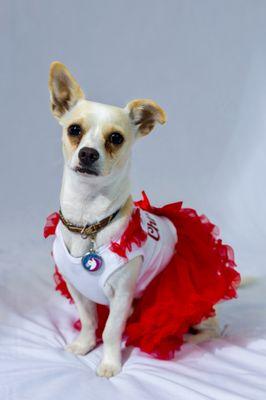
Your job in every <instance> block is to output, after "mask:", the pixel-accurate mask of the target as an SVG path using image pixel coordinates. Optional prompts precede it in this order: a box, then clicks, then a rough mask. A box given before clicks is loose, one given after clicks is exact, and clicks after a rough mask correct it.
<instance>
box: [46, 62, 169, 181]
mask: <svg viewBox="0 0 266 400" xmlns="http://www.w3.org/2000/svg"><path fill="white" fill-rule="evenodd" d="M49 89H50V99H51V109H52V112H53V114H54V116H55V117H56V118H57V119H58V120H59V123H60V125H61V126H62V127H63V153H64V157H65V162H66V163H67V165H68V166H69V167H70V168H71V169H72V170H73V171H76V172H77V173H78V174H83V175H85V176H88V177H98V176H107V175H110V174H113V173H115V172H117V171H118V170H121V169H122V168H123V166H125V164H126V162H127V160H128V159H129V157H130V150H131V147H132V144H133V143H134V142H135V140H136V139H137V138H138V137H141V136H145V135H147V134H148V133H149V132H150V131H151V130H152V129H153V128H154V126H155V124H156V123H157V122H159V123H160V124H164V123H165V121H166V115H165V112H164V111H163V110H162V108H161V107H159V106H158V105H157V104H156V103H155V102H154V101H152V100H146V99H138V100H133V101H131V102H130V103H129V104H127V106H126V107H125V108H119V107H113V106H109V105H105V104H100V103H95V102H91V101H88V100H85V96H84V93H83V91H82V89H81V88H80V86H79V84H78V83H77V82H76V80H75V79H74V78H73V76H72V75H71V74H70V72H69V71H68V69H67V68H66V67H65V66H64V65H63V64H61V63H59V62H54V63H52V64H51V68H50V76H49Z"/></svg>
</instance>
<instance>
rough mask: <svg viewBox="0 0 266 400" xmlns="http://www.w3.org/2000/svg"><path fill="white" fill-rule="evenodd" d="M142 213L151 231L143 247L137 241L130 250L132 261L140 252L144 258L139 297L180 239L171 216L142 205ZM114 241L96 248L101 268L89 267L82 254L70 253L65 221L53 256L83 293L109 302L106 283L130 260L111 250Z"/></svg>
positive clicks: (138, 284)
mask: <svg viewBox="0 0 266 400" xmlns="http://www.w3.org/2000/svg"><path fill="white" fill-rule="evenodd" d="M140 215H141V226H142V228H143V230H144V231H145V232H146V233H147V240H146V241H145V242H144V243H143V244H142V246H141V247H137V246H136V245H135V244H133V245H132V250H131V251H130V252H129V251H128V252H127V259H128V261H130V260H132V259H134V258H135V257H137V256H142V258H143V263H142V266H141V269H140V273H139V276H138V279H137V285H136V292H135V297H140V296H141V294H142V292H143V291H144V289H145V288H146V287H147V285H148V284H149V283H150V282H151V281H152V279H153V278H154V277H155V276H156V275H157V274H158V273H159V272H160V271H162V270H163V268H164V267H165V266H166V265H167V263H168V262H169V261H170V259H171V257H172V255H173V252H174V248H175V244H176V241H177V233H176V229H175V227H174V225H173V224H172V222H171V221H170V220H169V219H168V218H166V217H161V216H156V215H154V214H151V213H148V212H147V211H143V210H141V209H140ZM122 233H123V232H122ZM115 241H116V242H118V243H119V241H120V238H118V239H117V238H116V239H115ZM110 245H111V243H107V244H106V245H103V246H101V247H99V248H97V249H96V251H97V253H98V254H99V255H100V256H101V257H102V259H103V265H102V267H101V268H100V269H99V270H98V271H94V272H93V271H88V270H86V269H85V268H84V267H83V265H82V263H81V257H73V256H72V255H71V254H70V253H69V251H68V249H67V247H66V245H65V243H64V240H63V236H62V232H61V222H59V224H58V225H57V228H56V232H55V240H54V244H53V257H54V260H55V263H56V265H57V267H58V269H59V271H60V273H61V274H62V275H63V277H64V278H65V279H66V280H67V281H68V282H70V283H71V284H72V285H73V286H74V287H75V288H76V289H77V290H78V291H79V292H80V293H82V294H83V295H84V296H86V297H87V298H89V299H91V300H92V301H94V302H95V303H98V304H105V305H108V304H109V302H108V299H107V297H106V296H105V294H104V290H103V288H104V285H105V283H106V282H107V280H108V278H109V277H110V276H111V275H112V274H113V273H115V271H117V270H118V269H119V268H121V267H122V266H123V265H125V264H126V263H127V259H125V258H124V257H121V256H119V255H117V254H116V253H114V252H113V251H111V250H110V248H109V247H110Z"/></svg>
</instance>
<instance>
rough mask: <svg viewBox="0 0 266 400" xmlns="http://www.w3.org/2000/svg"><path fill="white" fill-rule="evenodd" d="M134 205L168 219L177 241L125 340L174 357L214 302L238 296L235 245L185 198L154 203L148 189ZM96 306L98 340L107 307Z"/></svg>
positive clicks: (65, 292) (62, 288)
mask: <svg viewBox="0 0 266 400" xmlns="http://www.w3.org/2000/svg"><path fill="white" fill-rule="evenodd" d="M135 204H136V206H137V207H139V208H141V209H143V210H146V211H148V212H150V213H153V214H156V215H161V216H165V217H167V218H169V219H170V220H171V221H172V223H173V224H174V226H175V228H176V230H177V235H178V242H177V244H176V248H175V252H174V255H173V256H172V258H171V260H170V262H169V263H168V265H167V266H166V267H165V269H164V270H163V271H162V272H161V273H160V274H158V275H157V276H156V277H155V278H154V279H153V281H152V282H151V283H150V284H149V286H148V287H147V288H146V289H145V291H144V293H143V295H142V297H141V298H140V299H136V300H134V311H133V313H132V315H131V317H130V318H129V319H128V321H127V324H126V327H125V332H124V338H125V339H126V345H133V346H135V347H139V348H140V349H141V350H142V351H144V352H146V353H149V354H151V355H153V356H154V357H157V358H161V359H171V358H173V357H174V353H175V351H176V350H178V349H179V348H180V346H181V345H182V343H183V335H184V334H185V333H187V332H188V331H189V329H190V328H191V327H192V326H193V325H197V324H198V323H200V322H201V321H202V320H203V319H205V318H208V317H211V316H213V315H214V314H215V310H214V306H215V305H216V304H217V303H218V302H220V301H221V300H228V299H232V298H234V297H236V288H237V286H238V284H239V282H240V275H239V273H238V272H237V271H236V270H235V266H236V264H235V261H234V253H233V250H232V248H231V247H230V246H228V245H225V244H223V243H222V241H221V239H220V238H219V230H218V228H217V227H216V226H215V225H213V224H212V223H211V222H210V221H209V220H208V219H207V218H206V217H205V216H199V215H198V214H197V213H196V211H195V210H193V209H189V208H182V203H181V202H178V203H173V204H168V205H166V206H164V207H161V208H157V207H153V206H151V205H150V203H149V200H148V198H147V196H146V195H145V193H143V199H142V200H141V201H139V202H136V203H135ZM49 223H50V221H49ZM133 231H134V232H135V233H136V232H140V231H141V230H140V228H139V230H136V229H134V230H133ZM129 233H130V232H129V231H128V235H127V238H126V239H125V241H124V243H126V246H122V249H124V250H125V252H126V251H130V247H129V243H130V242H131V243H136V234H135V235H134V234H132V237H130V234H129ZM50 234H51V228H50ZM138 236H139V234H138V235H137V237H138ZM143 240H144V237H143ZM112 251H116V252H117V253H118V254H119V255H122V253H121V248H119V247H118V246H114V245H113V244H112ZM124 255H125V254H124ZM59 275H60V274H59V272H58V271H57V275H56V279H57V289H58V290H60V292H61V293H62V294H63V295H65V296H66V297H67V298H68V299H70V298H71V296H70V293H69V292H68V290H67V287H66V284H65V282H64V280H63V278H62V277H60V284H59ZM69 296H70V297H69ZM97 311H98V329H97V337H98V338H99V339H100V338H101V336H102V331H103V329H104V326H105V322H106V319H107V317H108V308H107V307H106V306H102V305H98V306H97Z"/></svg>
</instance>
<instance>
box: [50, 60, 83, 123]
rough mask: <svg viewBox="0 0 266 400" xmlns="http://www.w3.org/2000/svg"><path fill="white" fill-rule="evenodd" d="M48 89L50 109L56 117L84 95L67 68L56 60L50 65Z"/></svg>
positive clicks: (60, 115)
mask: <svg viewBox="0 0 266 400" xmlns="http://www.w3.org/2000/svg"><path fill="white" fill-rule="evenodd" d="M49 90H50V101H51V109H52V113H53V114H54V116H55V117H56V118H61V117H62V115H64V113H65V112H66V111H68V110H70V108H71V107H73V106H74V105H75V104H76V103H77V101H78V100H80V99H84V97H85V96H84V93H83V91H82V90H81V88H80V86H79V84H78V83H77V81H76V80H75V79H74V78H73V76H72V75H71V73H70V72H69V70H68V69H67V68H66V67H65V66H64V64H61V63H60V62H58V61H55V62H53V63H52V64H51V66H50V75H49Z"/></svg>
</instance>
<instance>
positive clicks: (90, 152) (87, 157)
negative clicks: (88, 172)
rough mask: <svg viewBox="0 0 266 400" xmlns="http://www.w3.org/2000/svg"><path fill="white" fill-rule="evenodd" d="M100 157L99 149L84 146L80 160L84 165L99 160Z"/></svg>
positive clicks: (80, 153) (80, 152)
mask: <svg viewBox="0 0 266 400" xmlns="http://www.w3.org/2000/svg"><path fill="white" fill-rule="evenodd" d="M99 157H100V154H99V153H98V151H97V150H95V149H93V148H92V147H82V149H80V151H79V160H80V162H81V164H82V165H84V166H90V165H91V164H93V163H94V162H95V161H97V160H98V159H99Z"/></svg>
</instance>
